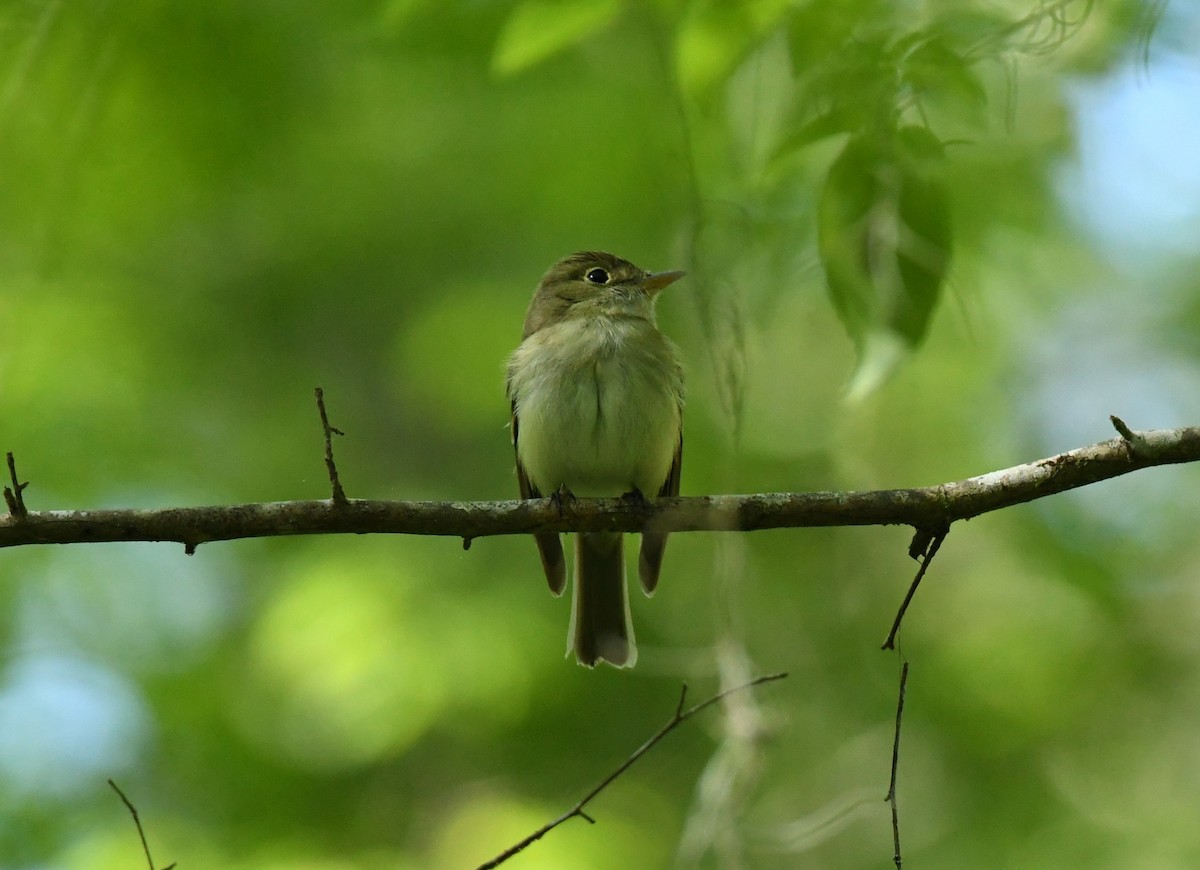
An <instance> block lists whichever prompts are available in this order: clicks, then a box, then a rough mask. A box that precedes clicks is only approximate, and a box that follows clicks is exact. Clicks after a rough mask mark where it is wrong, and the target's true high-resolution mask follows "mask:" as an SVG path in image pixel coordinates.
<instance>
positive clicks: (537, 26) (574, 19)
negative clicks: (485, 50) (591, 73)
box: [492, 0, 621, 76]
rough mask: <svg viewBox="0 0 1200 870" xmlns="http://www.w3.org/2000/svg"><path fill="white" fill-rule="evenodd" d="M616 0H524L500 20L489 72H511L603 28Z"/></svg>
mask: <svg viewBox="0 0 1200 870" xmlns="http://www.w3.org/2000/svg"><path fill="white" fill-rule="evenodd" d="M620 10H621V2H620V0H525V2H524V3H522V4H520V5H519V6H517V8H516V9H514V10H513V11H512V14H511V15H509V16H508V20H507V21H505V22H504V27H503V28H502V29H501V31H500V36H499V37H498V38H497V40H496V49H495V51H494V52H493V54H492V71H493V72H494V73H496V74H497V75H501V76H507V75H514V74H516V73H518V72H521V71H522V70H525V69H528V68H529V67H531V66H533V65H534V64H537V63H540V62H542V61H543V60H546V59H547V58H549V57H552V56H553V55H555V54H557V53H559V52H560V51H563V50H564V49H567V48H570V47H571V46H573V45H576V44H577V43H579V42H581V41H582V40H583V39H584V38H586V37H588V36H590V35H592V34H593V33H595V32H596V31H598V30H601V29H603V28H604V27H607V26H608V25H609V24H611V23H612V20H613V19H614V18H615V17H616V16H617V13H618V12H619V11H620Z"/></svg>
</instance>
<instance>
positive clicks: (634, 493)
mask: <svg viewBox="0 0 1200 870" xmlns="http://www.w3.org/2000/svg"><path fill="white" fill-rule="evenodd" d="M621 501H623V502H625V503H626V504H630V505H633V506H634V507H646V506H647V505H649V504H650V500H649V499H648V498H646V496H645V495H644V494H643V493H642V491H641V490H640V489H638V488H637V487H636V486H635V487H634V488H633V489H631V490H629V492H627V493H624V494H623V495H622V496H621Z"/></svg>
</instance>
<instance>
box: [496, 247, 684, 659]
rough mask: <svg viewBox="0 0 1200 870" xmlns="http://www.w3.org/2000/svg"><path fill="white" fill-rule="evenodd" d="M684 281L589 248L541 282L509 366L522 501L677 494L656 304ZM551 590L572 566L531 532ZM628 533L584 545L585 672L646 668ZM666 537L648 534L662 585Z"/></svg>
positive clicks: (571, 644)
mask: <svg viewBox="0 0 1200 870" xmlns="http://www.w3.org/2000/svg"><path fill="white" fill-rule="evenodd" d="M683 275H684V273H683V272H657V273H652V272H647V271H646V270H644V269H640V268H638V267H637V266H635V265H633V263H630V262H629V261H627V260H622V259H621V258H620V257H615V256H613V255H612V254H608V253H604V252H601V251H582V252H579V253H575V254H571V255H570V256H569V257H565V258H564V259H562V260H559V261H558V262H557V263H555V264H554V265H553V266H552V267H551V268H550V270H549V271H548V272H547V273H546V274H545V275H544V276H543V277H542V280H541V283H539V284H538V287H537V290H536V291H535V292H534V294H533V300H532V301H531V302H530V303H529V310H528V311H527V312H526V314H525V330H524V333H523V335H522V341H521V344H520V346H519V347H517V349H516V350H515V351H514V352H513V353H512V355H511V356H510V357H509V359H508V384H507V386H508V398H509V401H510V402H511V403H512V439H513V446H514V447H515V449H516V454H517V480H518V481H519V483H520V487H521V498H541V497H543V496H550V497H555V498H558V499H560V500H561V499H570V498H573V497H574V496H622V497H625V498H633V499H647V498H654V497H655V496H673V495H678V494H679V469H680V462H681V461H682V457H683V403H684V380H683V366H682V364H681V363H680V361H679V350H678V349H677V348H676V347H675V345H674V344H673V343H672V342H671V341H670V339H668V338H667V337H666V336H665V335H663V334H662V333H661V332H659V331H658V326H657V325H656V324H655V320H654V302H655V298H656V296H657V294H658V292H659V291H660V290H662V289H663V288H664V287H666V286H668V285H670V284H673V283H675V282H676V281H678V280H679V279H680V278H682V277H683ZM534 539H535V540H536V541H537V545H538V550H539V552H540V554H541V557H542V567H543V569H544V570H545V572H546V580H547V582H548V583H549V584H550V591H551V592H553V593H554V594H555V595H561V594H562V591H563V588H564V587H565V585H566V579H567V577H566V564H565V560H564V558H563V550H562V543H561V541H560V539H559V536H558V533H557V532H537V533H535V534H534ZM622 540H623V535H622V534H621V533H620V532H584V533H580V534H577V535H576V536H575V583H574V592H573V596H574V598H573V603H572V611H571V627H570V629H569V630H568V636H567V643H568V647H567V651H568V653H569V652H570V651H571V649H574V651H575V656H576V658H577V659H578V661H579V663H580V664H581V665H585V666H587V667H593V666H594V665H595V664H596V662H597V661H606V662H608V663H609V664H611V665H614V666H616V667H632V666H633V664H634V662H635V661H636V660H637V647H636V646H635V644H634V638H633V625H632V623H631V622H630V617H629V600H628V598H627V596H626V592H625V558H624V552H623V547H622ZM666 545H667V536H666V534H665V533H663V532H647V533H644V534H643V535H642V549H641V556H640V558H639V560H638V576H639V578H640V579H641V584H642V589H643V590H645V592H646V594H647V595H650V594H652V593H653V592H654V589H655V587H656V586H657V585H658V574H659V568H660V567H661V565H662V558H663V550H664V549H665V548H666Z"/></svg>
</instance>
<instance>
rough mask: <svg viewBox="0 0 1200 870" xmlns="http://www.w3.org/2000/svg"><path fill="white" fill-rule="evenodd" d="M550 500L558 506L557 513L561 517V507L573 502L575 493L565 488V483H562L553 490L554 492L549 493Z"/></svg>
mask: <svg viewBox="0 0 1200 870" xmlns="http://www.w3.org/2000/svg"><path fill="white" fill-rule="evenodd" d="M550 501H551V503H552V504H553V505H554V506H555V507H556V508H558V515H559V516H560V517H561V516H562V515H563V507H564V506H565V505H568V504H574V503H575V493H573V492H571V490H569V489H567V485H566V484H565V483H564V484H563V485H562V486H560V487H559V488H558V489H556V490H554V492H552V493H550Z"/></svg>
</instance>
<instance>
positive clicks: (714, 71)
mask: <svg viewBox="0 0 1200 870" xmlns="http://www.w3.org/2000/svg"><path fill="white" fill-rule="evenodd" d="M790 11H791V4H790V3H789V2H787V0H740V2H725V0H710V2H699V3H694V4H692V6H691V8H690V9H689V12H688V14H687V17H686V18H685V19H684V20H683V22H682V23H681V24H680V27H679V29H678V32H677V35H676V39H675V68H676V74H677V75H678V78H679V85H680V88H681V89H682V90H683V92H684V93H685V94H686V95H688V96H689V97H691V98H693V99H703V98H704V97H706V96H708V95H709V94H711V93H712V91H713V90H714V89H715V88H716V87H717V86H719V85H721V84H723V83H724V82H725V81H726V80H727V79H728V78H729V76H730V74H731V73H732V72H733V71H734V69H736V68H737V65H738V64H739V63H740V62H741V61H742V59H743V58H745V57H746V55H747V54H749V52H750V51H751V50H752V49H753V48H754V46H755V45H757V44H758V43H759V42H761V41H762V39H763V37H764V36H766V34H768V33H769V32H770V31H771V30H772V29H773V28H774V27H775V26H776V25H777V24H778V23H779V22H780V21H781V20H783V18H784V17H785V16H786V15H787V14H788V12H790Z"/></svg>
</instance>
